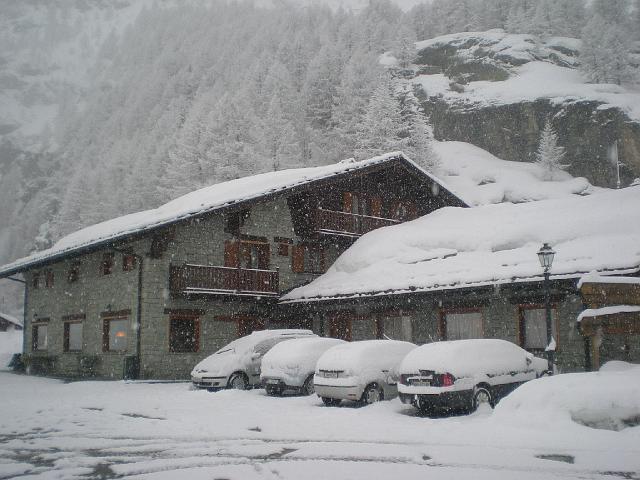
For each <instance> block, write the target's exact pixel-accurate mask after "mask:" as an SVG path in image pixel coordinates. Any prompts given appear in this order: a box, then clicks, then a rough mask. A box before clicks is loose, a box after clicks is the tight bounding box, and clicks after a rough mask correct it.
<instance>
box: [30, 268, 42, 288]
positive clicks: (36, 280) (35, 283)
mask: <svg viewBox="0 0 640 480" xmlns="http://www.w3.org/2000/svg"><path fill="white" fill-rule="evenodd" d="M31 288H33V289H34V290H38V289H39V288H40V272H33V275H32V276H31Z"/></svg>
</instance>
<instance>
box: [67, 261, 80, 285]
mask: <svg viewBox="0 0 640 480" xmlns="http://www.w3.org/2000/svg"><path fill="white" fill-rule="evenodd" d="M80 265H81V263H80V262H79V261H75V262H72V263H71V265H70V266H69V271H68V272H67V283H75V282H77V281H78V280H80Z"/></svg>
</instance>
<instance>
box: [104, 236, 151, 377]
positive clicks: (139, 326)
mask: <svg viewBox="0 0 640 480" xmlns="http://www.w3.org/2000/svg"><path fill="white" fill-rule="evenodd" d="M111 250H113V251H114V252H118V253H120V254H122V255H133V256H134V257H135V258H136V260H137V261H138V294H137V305H136V363H137V365H136V368H135V371H134V373H133V378H132V379H133V380H137V379H138V378H140V368H141V366H142V333H141V331H142V266H143V263H142V262H143V257H142V255H138V254H137V253H135V252H132V251H125V250H120V249H117V248H115V247H111Z"/></svg>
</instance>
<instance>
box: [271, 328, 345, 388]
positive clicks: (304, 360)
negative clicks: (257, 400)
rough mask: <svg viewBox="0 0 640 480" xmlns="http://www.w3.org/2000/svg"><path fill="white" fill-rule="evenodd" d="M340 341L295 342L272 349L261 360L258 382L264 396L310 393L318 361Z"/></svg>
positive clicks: (309, 340) (342, 341)
mask: <svg viewBox="0 0 640 480" xmlns="http://www.w3.org/2000/svg"><path fill="white" fill-rule="evenodd" d="M341 343H346V342H345V341H344V340H339V339H337V338H324V337H314V338H297V339H295V340H291V341H288V342H282V343H279V344H278V345H276V346H275V347H273V348H272V349H271V350H269V352H267V354H266V355H265V356H264V358H263V359H262V374H261V375H260V380H261V382H262V385H263V386H264V387H265V389H266V390H267V395H281V394H282V393H283V392H284V391H286V390H292V391H296V392H299V393H303V394H305V395H311V394H312V393H313V392H314V386H313V373H314V372H315V370H316V363H317V362H318V359H319V358H320V357H321V356H322V354H324V352H326V351H327V350H329V349H330V348H331V347H335V346H336V345H339V344H341Z"/></svg>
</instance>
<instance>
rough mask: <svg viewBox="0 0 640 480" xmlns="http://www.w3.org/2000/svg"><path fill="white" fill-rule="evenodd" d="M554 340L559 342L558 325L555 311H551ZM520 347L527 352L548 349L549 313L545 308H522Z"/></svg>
mask: <svg viewBox="0 0 640 480" xmlns="http://www.w3.org/2000/svg"><path fill="white" fill-rule="evenodd" d="M551 326H552V328H553V338H554V339H555V341H556V343H557V342H558V325H557V318H556V312H555V309H553V308H552V309H551ZM520 346H521V347H522V348H524V349H527V350H544V349H545V348H546V347H547V313H546V309H545V308H544V307H539V306H521V307H520Z"/></svg>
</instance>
